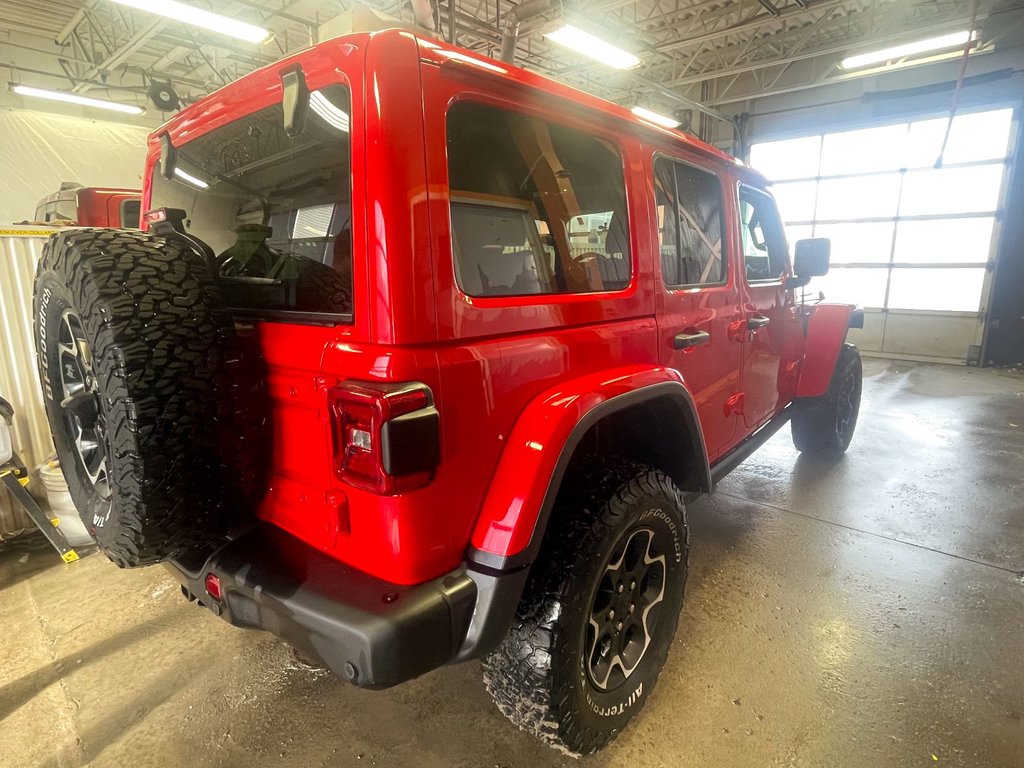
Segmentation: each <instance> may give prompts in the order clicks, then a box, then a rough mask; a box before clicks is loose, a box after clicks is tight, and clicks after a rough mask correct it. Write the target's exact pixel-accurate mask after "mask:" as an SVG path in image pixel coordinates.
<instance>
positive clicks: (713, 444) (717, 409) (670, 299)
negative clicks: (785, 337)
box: [653, 155, 743, 462]
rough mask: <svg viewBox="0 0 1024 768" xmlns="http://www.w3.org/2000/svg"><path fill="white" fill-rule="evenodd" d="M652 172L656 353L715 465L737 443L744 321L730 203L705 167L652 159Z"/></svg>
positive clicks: (721, 185) (665, 158)
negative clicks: (682, 387)
mask: <svg viewBox="0 0 1024 768" xmlns="http://www.w3.org/2000/svg"><path fill="white" fill-rule="evenodd" d="M653 172H654V193H655V207H656V211H655V213H656V217H657V218H656V222H657V227H658V243H659V250H660V266H661V269H660V274H661V279H660V286H659V288H660V296H661V300H660V313H659V317H658V331H659V337H660V338H659V350H660V352H659V355H660V359H661V362H662V363H663V364H665V365H668V366H671V367H673V368H675V369H677V370H679V371H680V372H681V373H682V374H683V377H684V378H685V379H686V382H687V384H688V386H689V388H690V391H691V392H692V393H693V395H694V399H695V400H696V404H697V410H698V413H699V416H700V423H701V426H702V428H703V430H704V441H705V443H706V445H707V449H708V458H709V460H710V461H712V462H714V461H715V460H717V459H718V458H719V457H720V456H721V455H722V454H723V453H725V452H726V451H728V450H729V448H731V447H732V446H733V445H734V444H735V442H736V441H737V439H738V430H737V429H736V420H737V416H736V413H737V410H738V402H739V399H740V398H739V395H738V391H739V385H740V361H741V347H742V343H741V342H742V333H741V329H740V324H742V322H743V318H742V309H741V307H740V304H739V294H738V290H737V286H738V282H737V279H736V276H735V275H733V274H731V272H732V270H731V269H730V265H729V249H728V247H727V245H726V243H727V242H728V237H727V235H728V229H727V227H726V224H725V222H727V221H728V220H729V216H728V203H729V201H727V199H726V195H725V188H726V187H725V183H724V182H723V180H722V178H721V177H720V176H719V175H718V174H717V173H716V172H715V171H713V170H711V169H709V168H705V167H701V166H699V165H694V164H692V163H690V162H687V161H683V160H681V159H677V158H673V157H669V156H666V155H657V156H656V157H655V159H654V168H653Z"/></svg>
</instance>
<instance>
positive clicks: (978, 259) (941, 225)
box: [893, 216, 995, 264]
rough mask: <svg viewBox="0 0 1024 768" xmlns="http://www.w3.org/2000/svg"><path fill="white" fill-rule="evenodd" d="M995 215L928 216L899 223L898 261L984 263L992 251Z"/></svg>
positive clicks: (894, 257) (897, 231)
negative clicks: (965, 216) (972, 216)
mask: <svg viewBox="0 0 1024 768" xmlns="http://www.w3.org/2000/svg"><path fill="white" fill-rule="evenodd" d="M994 226H995V219H994V218H993V217H992V216H981V217H978V218H967V219H961V218H958V219H924V220H919V221H914V220H911V221H901V222H900V223H899V224H898V225H897V226H896V248H895V251H894V255H893V261H894V262H896V263H897V264H900V263H908V264H942V263H946V264H970V263H974V264H984V263H985V262H986V261H988V258H989V253H990V252H991V243H992V229H993V227H994Z"/></svg>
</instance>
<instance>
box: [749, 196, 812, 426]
mask: <svg viewBox="0 0 1024 768" xmlns="http://www.w3.org/2000/svg"><path fill="white" fill-rule="evenodd" d="M739 218H740V250H741V256H742V259H741V263H742V271H743V275H742V277H741V280H740V282H741V283H742V284H743V286H744V297H743V317H744V321H745V322H744V326H745V327H744V332H745V333H746V339H745V342H746V343H744V344H743V345H742V347H743V353H744V354H743V373H742V388H743V392H744V403H743V423H744V428H745V429H744V431H745V432H750V431H751V430H754V429H756V428H757V427H760V426H761V425H762V424H764V423H765V422H767V421H768V420H769V419H770V418H771V417H772V416H774V415H775V414H776V413H777V412H778V411H779V410H780V409H781V408H782V407H783V406H784V405H785V404H786V403H787V402H788V400H789V394H790V393H789V390H790V389H791V387H790V382H791V380H792V379H793V377H794V376H795V373H796V371H795V368H794V367H793V361H791V360H789V359H787V358H788V356H787V355H786V340H787V335H790V334H793V333H794V332H796V333H799V327H798V326H797V325H796V319H795V314H794V312H793V301H792V291H791V290H787V288H786V282H785V281H786V277H787V275H788V274H789V272H790V268H789V251H788V248H787V245H786V237H785V233H784V231H783V228H782V221H781V220H780V218H779V214H778V210H777V209H776V206H775V201H774V200H773V199H772V197H771V196H770V195H768V194H767V193H765V192H763V191H761V190H758V189H754V188H753V187H749V186H746V185H744V184H741V185H740V187H739Z"/></svg>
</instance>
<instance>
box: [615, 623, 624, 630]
mask: <svg viewBox="0 0 1024 768" xmlns="http://www.w3.org/2000/svg"><path fill="white" fill-rule="evenodd" d="M615 631H616V632H621V631H622V622H621V621H620V622H619V623H618V624H616V625H615Z"/></svg>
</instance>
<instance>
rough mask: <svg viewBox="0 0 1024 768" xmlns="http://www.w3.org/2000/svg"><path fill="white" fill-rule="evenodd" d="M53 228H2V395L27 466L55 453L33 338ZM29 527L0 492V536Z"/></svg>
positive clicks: (0, 252) (0, 390)
mask: <svg viewBox="0 0 1024 768" xmlns="http://www.w3.org/2000/svg"><path fill="white" fill-rule="evenodd" d="M55 231H56V229H53V230H48V229H45V228H41V227H17V226H8V227H0V395H2V396H3V397H4V398H6V399H7V400H8V401H10V403H11V405H13V406H14V425H13V430H12V431H13V438H14V450H15V451H17V452H18V455H19V456H20V457H21V459H22V461H24V462H25V464H27V465H28V466H29V468H32V467H34V466H36V465H37V464H39V463H40V462H41V461H42V460H43V459H45V458H46V457H47V456H48V455H49V454H50V453H52V451H53V439H52V438H51V437H50V427H49V425H48V424H47V422H46V411H45V410H44V408H43V396H42V391H41V389H40V386H39V374H38V372H37V371H36V358H35V348H34V344H33V342H32V281H33V278H34V276H35V272H36V262H37V261H38V260H39V255H40V252H41V251H42V248H43V244H44V243H45V242H46V239H47V238H48V237H49V235H50V234H51V233H52V232H55ZM33 490H34V489H33ZM31 525H32V522H31V520H29V519H28V517H27V516H26V515H25V514H24V513H23V512H21V510H20V509H19V508H17V507H16V506H15V505H14V503H13V500H12V499H11V498H10V496H9V495H8V494H7V492H6V491H5V490H0V539H2V538H4V537H5V536H7V535H9V534H11V533H15V532H17V531H19V530H21V529H23V528H27V527H30V526H31Z"/></svg>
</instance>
